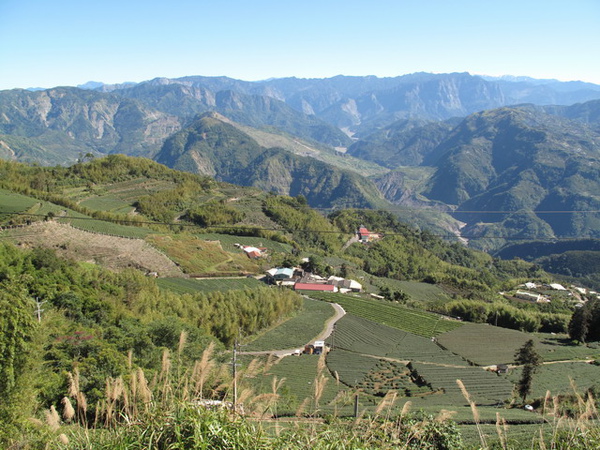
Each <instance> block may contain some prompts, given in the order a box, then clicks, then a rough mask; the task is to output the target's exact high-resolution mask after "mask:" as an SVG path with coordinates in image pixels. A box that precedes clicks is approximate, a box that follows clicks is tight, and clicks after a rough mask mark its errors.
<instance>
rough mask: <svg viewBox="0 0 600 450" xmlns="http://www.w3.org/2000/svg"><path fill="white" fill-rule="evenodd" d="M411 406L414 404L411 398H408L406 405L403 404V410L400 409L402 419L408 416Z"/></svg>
mask: <svg viewBox="0 0 600 450" xmlns="http://www.w3.org/2000/svg"><path fill="white" fill-rule="evenodd" d="M411 406H412V402H411V401H410V400H408V401H407V402H406V403H404V405H403V406H402V411H400V419H402V418H403V417H404V416H406V415H407V414H408V412H409V411H410V407H411Z"/></svg>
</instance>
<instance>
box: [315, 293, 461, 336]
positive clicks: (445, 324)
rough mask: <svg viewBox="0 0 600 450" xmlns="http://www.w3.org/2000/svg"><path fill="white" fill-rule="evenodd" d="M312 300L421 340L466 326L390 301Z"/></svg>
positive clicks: (326, 297)
mask: <svg viewBox="0 0 600 450" xmlns="http://www.w3.org/2000/svg"><path fill="white" fill-rule="evenodd" d="M311 296H312V297H315V298H319V299H322V300H326V301H330V302H334V303H339V304H340V305H341V306H342V308H344V309H345V310H346V312H348V313H351V314H354V315H355V316H358V317H362V318H365V319H368V320H372V321H373V322H377V323H380V324H383V325H387V326H390V327H393V328H398V329H399V330H403V331H408V332H409V333H413V334H416V335H418V336H424V337H433V336H437V335H438V334H440V333H444V332H446V331H450V330H453V329H455V328H459V327H461V326H462V325H463V324H462V323H461V322H455V321H452V320H447V319H444V318H442V317H441V316H439V315H437V314H432V313H428V312H425V311H420V310H416V309H409V308H405V307H402V306H400V305H398V304H396V303H392V302H389V301H380V300H375V299H364V298H361V297H357V296H350V295H343V294H330V293H314V294H313V293H311Z"/></svg>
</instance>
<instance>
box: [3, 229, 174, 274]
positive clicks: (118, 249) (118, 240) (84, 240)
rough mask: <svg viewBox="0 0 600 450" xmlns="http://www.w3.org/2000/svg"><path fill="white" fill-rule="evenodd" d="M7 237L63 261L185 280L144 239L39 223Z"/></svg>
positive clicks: (10, 232) (170, 263)
mask: <svg viewBox="0 0 600 450" xmlns="http://www.w3.org/2000/svg"><path fill="white" fill-rule="evenodd" d="M6 233H7V235H8V236H10V237H12V239H13V240H14V241H15V243H16V244H17V245H19V246H23V247H46V248H52V249H54V250H56V252H57V254H58V255H60V256H62V257H65V258H69V259H74V260H76V261H84V262H91V263H95V264H98V265H101V266H103V267H106V268H108V269H111V270H123V269H125V268H135V269H139V270H143V271H146V272H156V273H158V275H159V276H160V277H183V276H184V274H183V272H182V271H181V269H180V268H179V267H178V266H177V265H176V264H175V263H174V262H173V261H171V260H170V259H169V258H168V257H167V256H165V255H164V254H163V253H161V252H159V251H158V250H156V249H155V248H154V247H152V246H151V245H150V244H148V243H147V242H146V241H144V240H142V239H127V238H122V237H116V236H108V235H103V234H97V233H90V232H88V231H83V230H79V229H76V228H73V227H72V226H70V225H68V224H62V223H58V222H54V221H49V222H37V223H34V224H32V225H30V226H28V227H24V228H20V229H18V230H14V231H7V232H6Z"/></svg>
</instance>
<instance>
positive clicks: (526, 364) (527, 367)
mask: <svg viewBox="0 0 600 450" xmlns="http://www.w3.org/2000/svg"><path fill="white" fill-rule="evenodd" d="M541 363H542V357H541V356H540V354H539V353H538V352H537V351H536V350H535V344H534V343H533V340H532V339H529V340H528V341H527V342H525V344H523V346H522V347H521V348H520V349H519V350H517V352H516V353H515V364H518V365H522V366H523V372H522V373H521V379H520V380H519V382H518V383H517V392H518V393H519V396H520V397H521V399H522V400H523V403H525V400H526V399H527V396H528V395H529V394H530V393H531V385H532V382H533V375H534V374H535V373H536V372H537V369H538V367H539V366H540V364H541Z"/></svg>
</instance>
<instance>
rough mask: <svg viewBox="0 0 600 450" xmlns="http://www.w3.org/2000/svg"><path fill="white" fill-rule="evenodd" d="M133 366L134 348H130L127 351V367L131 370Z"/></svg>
mask: <svg viewBox="0 0 600 450" xmlns="http://www.w3.org/2000/svg"><path fill="white" fill-rule="evenodd" d="M132 367H133V350H131V349H130V350H129V351H128V352H127V368H128V369H129V370H131V368H132Z"/></svg>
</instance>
